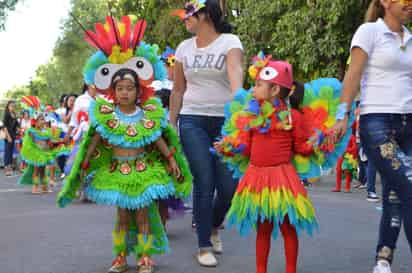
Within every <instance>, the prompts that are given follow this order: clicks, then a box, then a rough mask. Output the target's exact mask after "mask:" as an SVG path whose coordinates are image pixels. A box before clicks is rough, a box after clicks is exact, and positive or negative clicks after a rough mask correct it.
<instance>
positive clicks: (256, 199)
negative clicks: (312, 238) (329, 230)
mask: <svg viewBox="0 0 412 273" xmlns="http://www.w3.org/2000/svg"><path fill="white" fill-rule="evenodd" d="M286 216H287V217H288V218H289V221H290V223H291V224H292V225H293V226H294V227H295V228H296V230H297V232H298V233H299V232H300V231H306V232H307V233H308V234H309V235H312V234H313V232H314V230H316V229H317V227H318V224H317V221H316V217H315V209H314V208H313V205H312V203H311V201H310V200H309V198H308V197H307V193H306V190H305V188H304V187H303V185H302V183H301V181H300V179H299V177H298V176H297V174H296V171H295V170H294V167H293V165H292V164H283V165H279V166H275V167H256V166H249V167H248V169H247V170H246V173H245V175H244V176H243V178H242V180H241V181H240V182H239V185H238V188H237V190H236V193H235V195H234V197H233V199H232V205H231V207H230V210H229V212H228V216H227V219H228V223H229V226H235V227H236V228H237V230H238V231H239V233H240V234H241V235H242V236H245V235H248V234H249V233H250V231H252V230H253V229H256V225H257V223H258V222H259V221H260V222H264V221H269V222H272V223H274V229H273V233H272V236H273V238H277V236H278V233H279V227H280V225H281V224H282V223H283V221H284V219H285V217H286Z"/></svg>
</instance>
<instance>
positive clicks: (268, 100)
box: [215, 60, 317, 273]
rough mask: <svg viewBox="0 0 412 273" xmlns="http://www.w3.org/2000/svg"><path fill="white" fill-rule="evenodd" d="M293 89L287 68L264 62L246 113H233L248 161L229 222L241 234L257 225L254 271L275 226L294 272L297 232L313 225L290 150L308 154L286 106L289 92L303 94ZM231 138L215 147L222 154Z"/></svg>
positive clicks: (297, 118) (299, 125) (262, 264)
mask: <svg viewBox="0 0 412 273" xmlns="http://www.w3.org/2000/svg"><path fill="white" fill-rule="evenodd" d="M295 89H296V86H295V85H294V82H293V76H292V66H291V65H290V64H289V63H287V62H284V61H272V60H269V61H267V64H266V66H265V67H264V68H263V69H261V71H260V72H259V74H258V75H257V81H256V86H255V87H254V89H253V97H254V99H252V100H251V101H250V102H249V106H248V109H247V110H248V111H250V112H247V111H245V112H243V111H241V112H238V113H235V115H236V114H238V115H239V117H238V118H237V123H238V124H237V125H239V126H240V127H244V128H246V127H247V128H251V130H247V131H243V132H240V134H239V135H237V136H236V137H235V138H238V137H239V138H243V139H244V138H247V141H246V143H249V145H247V147H244V150H243V151H242V153H243V154H244V155H247V156H248V157H249V158H250V162H249V164H248V166H247V169H246V172H245V174H244V176H243V177H242V179H241V180H240V182H239V185H238V188H237V191H236V193H235V196H234V198H233V200H232V206H231V208H230V211H229V214H228V221H229V223H231V224H236V225H237V226H238V228H239V230H240V232H241V233H243V232H244V231H245V229H246V231H248V230H249V229H250V227H252V226H253V227H255V228H257V237H256V272H257V273H266V271H267V260H268V255H269V250H270V243H271V236H274V237H276V236H277V234H278V233H279V230H280V232H281V233H282V236H283V238H284V247H285V255H286V273H296V265H297V257H298V245H299V244H298V237H297V230H302V229H303V230H306V231H308V232H309V233H312V231H313V229H314V228H315V227H316V226H317V222H316V219H315V211H314V208H313V206H312V203H311V201H310V200H309V198H308V196H307V193H306V190H305V188H304V186H303V185H302V183H301V180H300V178H299V176H298V174H297V172H296V170H295V168H294V166H293V165H292V162H291V159H292V155H293V154H294V153H301V154H304V155H307V154H310V153H312V152H313V145H310V144H309V143H308V142H307V140H308V134H307V133H306V132H307V131H305V128H304V124H303V119H302V114H301V113H300V112H299V111H298V110H295V109H290V98H291V96H292V95H295V96H294V97H293V98H294V99H295V98H297V97H300V100H302V98H303V87H301V88H298V89H296V90H295ZM294 92H295V94H294ZM299 104H300V103H299V102H297V103H295V105H296V106H297V105H299ZM240 123H242V125H240ZM235 138H233V139H231V138H230V137H224V138H223V140H222V142H218V143H216V146H215V148H216V149H217V150H218V152H219V153H221V154H224V153H225V151H224V150H225V149H224V146H225V145H227V144H228V143H232V141H235Z"/></svg>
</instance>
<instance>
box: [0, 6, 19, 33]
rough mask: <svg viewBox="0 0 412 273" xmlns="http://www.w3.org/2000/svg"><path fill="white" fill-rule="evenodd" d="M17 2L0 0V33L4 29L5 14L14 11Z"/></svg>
mask: <svg viewBox="0 0 412 273" xmlns="http://www.w3.org/2000/svg"><path fill="white" fill-rule="evenodd" d="M18 1H19V0H1V1H0V31H2V30H4V29H5V23H6V19H7V13H8V12H9V11H11V10H14V8H15V7H16V4H17V2H18Z"/></svg>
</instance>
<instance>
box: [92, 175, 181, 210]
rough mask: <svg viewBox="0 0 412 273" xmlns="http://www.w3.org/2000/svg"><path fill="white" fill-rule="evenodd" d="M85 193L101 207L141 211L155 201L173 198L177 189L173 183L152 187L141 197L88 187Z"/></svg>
mask: <svg viewBox="0 0 412 273" xmlns="http://www.w3.org/2000/svg"><path fill="white" fill-rule="evenodd" d="M87 179H90V178H87ZM85 193H86V195H87V197H88V198H89V199H90V200H93V201H94V202H96V204H99V205H110V206H117V207H120V208H124V209H139V208H144V207H147V206H149V205H150V204H151V203H152V202H154V201H155V200H158V199H167V198H168V197H170V196H173V195H174V193H175V188H174V186H173V184H172V183H169V184H167V185H152V186H149V187H148V188H147V189H146V190H145V191H144V192H143V193H142V194H140V195H139V196H136V197H131V196H130V195H126V194H122V193H120V192H118V191H110V190H98V189H95V188H94V187H93V186H91V185H88V186H87V187H86V189H85Z"/></svg>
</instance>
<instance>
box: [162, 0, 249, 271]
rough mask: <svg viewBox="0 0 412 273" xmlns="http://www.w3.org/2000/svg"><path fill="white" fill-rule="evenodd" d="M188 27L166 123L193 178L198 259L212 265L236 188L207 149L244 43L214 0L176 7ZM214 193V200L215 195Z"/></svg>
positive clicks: (237, 83)
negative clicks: (175, 134) (174, 129)
mask: <svg viewBox="0 0 412 273" xmlns="http://www.w3.org/2000/svg"><path fill="white" fill-rule="evenodd" d="M180 17H181V18H182V19H183V20H184V22H185V26H186V29H187V30H188V31H189V32H191V33H193V34H195V36H194V37H193V38H191V39H188V40H185V41H183V42H182V43H181V44H180V45H179V46H178V48H177V50H176V64H175V70H174V73H175V78H174V80H175V81H174V87H173V91H172V93H171V98H170V121H171V123H172V124H175V125H176V123H177V119H178V116H179V129H180V137H181V141H182V145H183V149H184V152H185V154H186V157H187V159H188V161H189V164H190V169H191V171H192V173H193V176H194V181H193V184H194V191H193V209H194V217H195V222H196V228H197V235H198V245H199V252H198V254H197V261H198V262H199V264H200V265H202V266H216V265H217V259H216V256H215V255H214V254H216V253H221V252H222V242H221V240H220V237H219V235H218V227H219V226H220V225H221V224H222V222H223V220H224V217H225V215H226V212H227V210H228V209H229V206H230V202H231V199H232V196H233V193H234V191H235V187H236V182H235V181H234V180H233V179H232V176H231V173H230V171H229V170H228V169H226V167H225V166H224V165H223V164H222V163H221V162H220V160H219V159H218V158H217V157H215V156H213V155H212V154H211V153H210V151H209V149H210V147H212V143H213V142H214V141H215V140H216V138H217V137H218V136H219V135H220V129H221V127H222V125H223V121H224V110H223V108H224V104H225V103H226V102H229V101H230V100H231V93H232V92H234V91H236V90H237V89H238V88H240V87H241V86H242V84H243V69H242V50H243V49H242V44H241V42H240V40H239V38H238V37H237V36H235V35H233V34H229V32H230V31H231V26H230V25H229V24H228V23H226V22H225V21H224V20H223V15H222V10H221V8H220V5H219V3H218V1H217V0H207V1H205V0H192V1H190V2H189V3H187V4H186V6H185V10H180ZM215 191H216V199H214V196H215Z"/></svg>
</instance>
